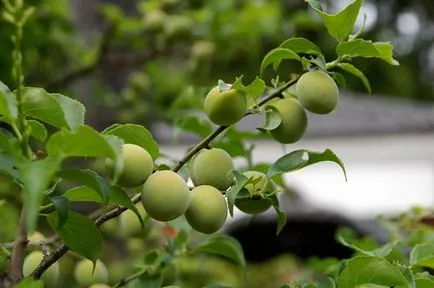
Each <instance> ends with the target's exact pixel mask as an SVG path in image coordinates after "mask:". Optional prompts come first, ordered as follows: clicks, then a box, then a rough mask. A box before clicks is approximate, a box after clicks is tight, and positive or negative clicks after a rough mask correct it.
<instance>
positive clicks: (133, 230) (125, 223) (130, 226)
mask: <svg viewBox="0 0 434 288" xmlns="http://www.w3.org/2000/svg"><path fill="white" fill-rule="evenodd" d="M136 208H137V210H139V213H140V215H141V217H142V218H143V216H145V214H146V212H145V209H144V208H143V205H142V203H139V204H137V205H136ZM119 224H120V233H121V235H122V236H124V237H129V236H133V235H136V234H138V233H139V232H141V231H142V225H141V224H140V220H139V218H138V217H137V215H136V214H135V213H134V212H133V211H132V210H127V211H125V212H123V213H122V214H121V215H120V216H119Z"/></svg>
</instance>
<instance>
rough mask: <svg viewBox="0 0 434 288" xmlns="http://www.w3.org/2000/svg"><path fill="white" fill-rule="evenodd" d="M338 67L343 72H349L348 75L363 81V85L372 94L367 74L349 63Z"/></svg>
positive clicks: (340, 64)
mask: <svg viewBox="0 0 434 288" xmlns="http://www.w3.org/2000/svg"><path fill="white" fill-rule="evenodd" d="M338 67H339V68H341V69H342V70H345V71H347V72H348V73H351V74H353V75H354V76H356V77H359V79H360V80H362V82H363V85H364V86H365V88H366V90H367V91H368V92H369V93H371V85H370V84H369V80H368V78H366V76H365V74H363V72H362V71H360V70H359V69H357V68H356V67H355V66H354V65H352V64H349V63H339V64H338Z"/></svg>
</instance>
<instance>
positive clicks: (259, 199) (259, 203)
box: [235, 171, 275, 215]
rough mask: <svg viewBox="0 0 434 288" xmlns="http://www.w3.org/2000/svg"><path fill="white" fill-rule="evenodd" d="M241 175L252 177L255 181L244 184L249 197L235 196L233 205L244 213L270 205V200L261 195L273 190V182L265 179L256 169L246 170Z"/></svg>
mask: <svg viewBox="0 0 434 288" xmlns="http://www.w3.org/2000/svg"><path fill="white" fill-rule="evenodd" d="M243 175H244V176H246V177H247V178H249V179H250V178H252V179H253V180H254V181H255V183H248V184H247V185H246V186H244V188H246V189H247V191H249V194H250V195H251V197H250V198H237V199H236V200H235V206H236V207H237V208H238V209H240V210H241V211H243V212H244V213H248V214H254V215H256V214H260V213H262V212H265V211H267V210H268V209H269V208H270V207H271V202H270V201H269V200H267V199H265V198H263V195H267V194H271V193H272V192H273V191H274V188H275V186H274V184H273V182H271V180H268V181H267V176H266V175H265V174H264V173H262V172H258V171H247V172H244V173H243ZM258 178H259V180H258ZM256 181H257V182H256Z"/></svg>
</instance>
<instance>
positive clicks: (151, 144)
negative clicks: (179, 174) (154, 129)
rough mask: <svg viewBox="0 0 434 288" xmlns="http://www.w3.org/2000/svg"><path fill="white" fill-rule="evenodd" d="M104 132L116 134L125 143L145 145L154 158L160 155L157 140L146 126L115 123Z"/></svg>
mask: <svg viewBox="0 0 434 288" xmlns="http://www.w3.org/2000/svg"><path fill="white" fill-rule="evenodd" d="M102 133H103V134H106V135H115V136H117V137H119V138H121V139H122V140H124V143H128V144H136V145H138V146H141V147H143V148H144V149H145V150H146V151H148V153H149V154H151V156H152V158H153V159H156V158H157V157H158V153H159V148H158V144H157V142H155V140H154V138H153V136H152V134H151V132H149V131H148V130H147V129H146V128H145V127H143V126H141V125H137V124H114V125H112V126H110V127H108V128H107V129H105V130H104V131H103V132H102Z"/></svg>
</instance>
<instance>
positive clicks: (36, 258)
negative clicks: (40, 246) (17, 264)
mask: <svg viewBox="0 0 434 288" xmlns="http://www.w3.org/2000/svg"><path fill="white" fill-rule="evenodd" d="M43 258H44V254H43V253H42V252H41V251H33V252H31V253H30V254H28V255H27V256H26V258H24V263H23V275H24V277H27V276H29V275H30V274H31V273H32V272H33V271H34V270H35V268H36V267H38V265H39V264H40V263H41V261H42V259H43ZM59 273H60V270H59V263H58V262H56V263H54V264H53V265H51V266H50V268H48V269H47V270H46V271H45V272H44V273H43V274H42V280H43V281H44V283H45V284H46V285H47V287H56V286H57V282H58V280H59Z"/></svg>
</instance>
